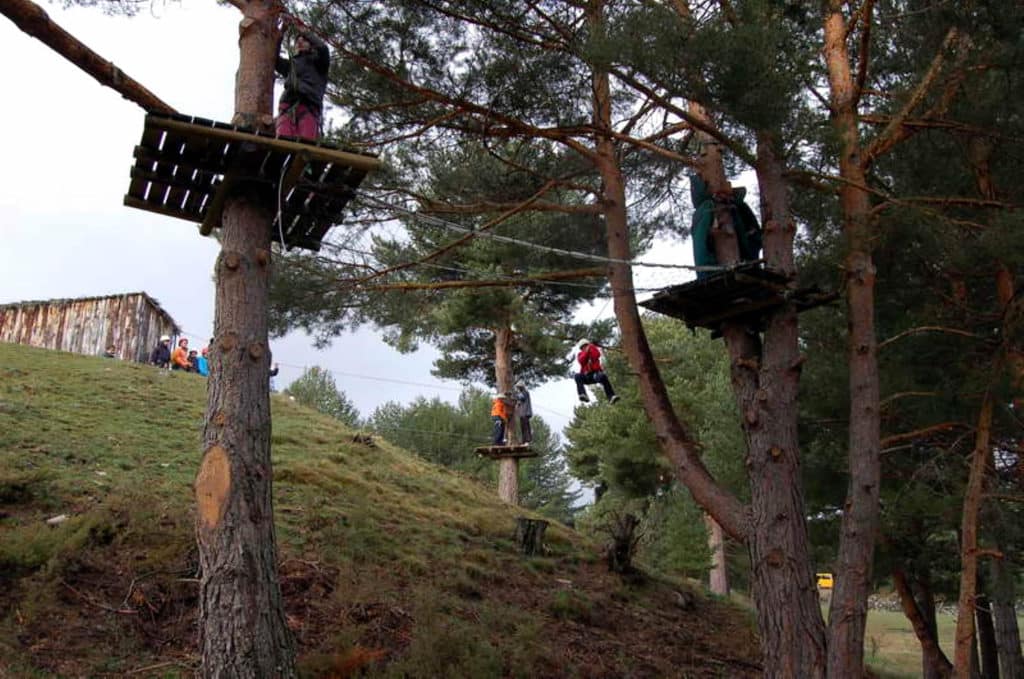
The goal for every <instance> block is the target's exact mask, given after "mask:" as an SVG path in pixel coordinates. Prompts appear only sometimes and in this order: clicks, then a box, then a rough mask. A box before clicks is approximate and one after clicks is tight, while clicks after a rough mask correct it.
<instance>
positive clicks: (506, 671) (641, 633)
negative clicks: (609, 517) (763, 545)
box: [0, 344, 757, 678]
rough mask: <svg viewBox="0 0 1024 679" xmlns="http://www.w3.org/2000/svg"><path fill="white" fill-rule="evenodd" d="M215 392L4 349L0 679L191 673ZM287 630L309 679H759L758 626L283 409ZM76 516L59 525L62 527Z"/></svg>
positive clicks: (329, 424) (322, 419) (109, 363)
mask: <svg viewBox="0 0 1024 679" xmlns="http://www.w3.org/2000/svg"><path fill="white" fill-rule="evenodd" d="M204 406H205V381H204V380H203V378H201V377H198V376H194V375H188V374H181V373H168V372H165V371H159V370H156V369H153V368H149V367H147V366H141V365H132V364H128V363H123V362H118V361H113V360H108V359H100V358H89V357H82V356H74V355H71V354H62V353H56V352H50V351H43V350H38V349H31V348H27V347H21V346H14V345H7V344H0V676H4V675H5V674H6V675H9V676H18V677H20V676H37V677H47V676H125V675H130V676H159V677H176V676H188V675H189V674H190V672H191V671H192V670H193V669H194V668H195V666H196V664H197V658H196V646H195V636H196V625H195V622H196V601H197V597H196V593H197V589H198V584H197V583H198V581H197V577H198V572H197V562H198V559H197V553H196V549H195V546H194V544H193V536H192V525H193V498H192V493H191V482H192V479H193V476H194V474H195V471H196V467H197V464H198V462H199V452H200V451H199V432H200V429H201V426H202V418H203V410H204ZM273 454H274V480H275V486H274V501H275V509H276V519H277V535H278V541H279V545H280V551H281V555H280V558H281V562H280V569H279V570H280V578H281V583H282V589H283V591H284V594H285V598H286V606H287V613H288V621H289V624H290V625H291V627H292V629H293V631H294V633H295V636H296V639H297V642H298V646H299V653H300V663H301V667H302V669H303V672H304V673H305V674H306V675H307V676H324V677H343V676H352V675H353V673H354V672H363V673H364V674H361V675H360V676H372V677H431V678H435V677H474V678H475V677H573V676H576V677H743V676H755V675H756V674H757V650H756V640H755V638H754V632H753V624H752V622H751V620H750V617H749V615H748V614H747V613H745V612H743V611H741V610H739V609H736V608H734V607H732V606H730V605H728V604H725V603H721V602H719V601H716V600H713V599H706V598H703V597H702V596H699V595H698V596H697V597H696V604H695V608H694V609H690V610H686V609H684V608H683V607H681V606H680V605H679V604H678V602H679V600H680V597H679V595H678V594H677V591H681V590H682V587H683V585H681V584H679V583H673V582H669V581H666V580H663V579H659V578H649V579H647V580H646V581H645V582H643V583H641V584H630V585H627V584H623V583H622V582H620V580H619V579H618V578H616V577H613V576H610V575H608V574H607V573H606V572H605V569H604V567H603V564H602V562H601V560H600V556H599V551H598V549H597V548H596V546H594V545H592V544H589V543H587V542H586V541H584V540H583V539H581V538H580V537H579V536H578V535H576V534H575V533H573V532H572V531H570V530H568V529H566V528H563V527H561V526H552V527H551V528H550V529H549V531H548V539H547V544H548V546H549V548H550V553H549V554H547V555H546V556H544V557H537V558H532V559H527V558H524V557H522V556H520V555H519V554H518V553H517V551H516V549H515V545H514V543H513V541H512V533H513V529H514V523H515V516H516V514H517V512H516V511H515V510H513V509H512V508H510V507H508V506H505V505H503V504H502V503H500V502H499V501H498V500H497V498H496V496H495V491H494V490H493V489H490V488H484V487H482V486H480V485H478V484H476V483H475V482H473V481H470V480H468V479H466V478H463V477H460V476H459V475H457V474H455V473H453V472H450V471H448V470H446V469H443V468H439V467H435V466H432V465H430V464H427V463H426V462H424V461H422V460H420V459H418V458H416V457H415V456H413V455H410V454H408V453H406V452H404V451H401V450H397V449H395V448H393V447H392V446H390V445H389V444H388V443H387V442H384V441H375V442H374V445H366V444H361V443H353V442H352V433H351V432H350V431H348V430H347V429H345V428H344V427H343V426H342V425H340V424H339V423H338V422H336V421H335V420H332V419H330V418H328V417H326V416H322V415H320V414H318V413H315V412H312V411H309V410H307V409H305V408H302V407H300V406H297V405H296V404H294V403H291V402H289V401H288V400H287V399H285V398H278V397H275V398H274V400H273ZM60 515H65V516H66V517H68V518H67V519H66V520H64V521H61V522H59V523H56V524H55V525H50V524H49V523H47V520H48V519H52V518H54V517H59V516H60Z"/></svg>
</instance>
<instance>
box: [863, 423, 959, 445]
mask: <svg viewBox="0 0 1024 679" xmlns="http://www.w3.org/2000/svg"><path fill="white" fill-rule="evenodd" d="M967 428H968V426H967V425H966V424H964V423H963V422H942V423H940V424H933V425H931V426H929V427H922V428H921V429H915V430H914V431H908V432H904V433H902V434H894V435H892V436H886V437H885V438H884V439H882V447H883V448H888V447H890V446H892V445H894V444H897V443H903V442H904V441H913V440H915V439H921V438H925V437H926V436H931V435H932V434H938V433H941V432H945V431H952V430H953V429H967Z"/></svg>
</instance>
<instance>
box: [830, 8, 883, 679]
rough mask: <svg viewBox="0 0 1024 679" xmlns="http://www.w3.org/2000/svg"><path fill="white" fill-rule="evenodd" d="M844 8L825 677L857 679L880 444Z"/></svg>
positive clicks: (834, 70) (834, 30)
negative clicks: (835, 524) (839, 458)
mask: <svg viewBox="0 0 1024 679" xmlns="http://www.w3.org/2000/svg"><path fill="white" fill-rule="evenodd" d="M845 4H846V3H845V2H843V1H842V0H828V3H827V6H826V9H825V18H824V29H825V33H824V35H825V51H824V53H825V63H826V66H827V68H828V79H829V86H830V90H831V101H830V103H831V106H832V125H833V129H834V130H835V133H836V137H837V139H838V141H839V173H840V175H841V176H842V178H843V180H844V181H843V183H842V185H841V189H840V203H841V206H842V212H843V232H844V233H845V235H846V247H847V253H846V262H845V269H846V283H847V285H846V290H847V297H846V299H847V323H848V327H849V331H848V333H849V354H848V361H849V375H850V432H849V446H848V447H849V451H848V456H849V461H848V464H849V472H850V480H849V486H848V489H847V496H846V502H845V504H844V506H843V519H842V526H841V533H840V539H839V554H838V556H837V559H836V563H837V576H836V583H835V589H834V591H833V593H832V607H831V609H830V610H829V639H828V676H829V678H830V679H861V677H862V676H863V675H864V627H865V625H866V623H867V598H868V594H869V592H870V588H871V579H872V578H871V569H872V565H873V559H874V547H875V533H876V531H877V530H878V518H879V492H880V489H879V486H880V480H881V467H880V461H879V450H880V448H881V440H880V434H879V398H878V394H879V385H878V357H877V349H878V347H877V341H876V339H875V267H874V264H873V262H872V258H871V241H872V224H871V204H870V199H869V196H868V193H867V190H866V188H865V187H866V186H867V177H866V173H865V166H866V164H867V159H866V158H865V157H864V155H863V149H862V148H861V140H860V134H859V131H858V115H857V102H858V99H859V93H858V91H857V86H856V84H855V82H854V79H853V75H852V73H851V70H850V55H849V52H848V49H847V45H846V39H847V36H848V31H847V28H848V26H847V22H846V20H845V18H844V16H843V7H844V6H845ZM868 20H870V18H869V19H868Z"/></svg>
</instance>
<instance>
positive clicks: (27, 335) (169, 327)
mask: <svg viewBox="0 0 1024 679" xmlns="http://www.w3.org/2000/svg"><path fill="white" fill-rule="evenodd" d="M177 330H178V329H177V327H176V326H175V323H174V321H173V319H172V318H171V317H170V316H169V315H167V313H166V312H165V311H163V310H162V309H161V308H160V307H159V306H157V305H156V303H155V302H154V301H153V300H152V298H150V297H149V296H148V295H146V294H144V293H133V294H126V295H115V296H110V297H90V298H84V299H61V300H50V301H44V302H25V303H21V304H10V305H5V306H0V342H12V343H16V344H28V345H30V346H34V347H42V348H45V349H57V350H60V351H71V352H74V353H78V354H88V355H92V356H101V355H103V352H104V351H105V350H106V348H107V347H108V346H109V345H111V344H112V345H114V346H115V347H116V353H117V357H118V358H120V359H123V360H127V361H141V362H145V361H146V360H147V359H148V358H149V352H150V351H152V349H153V347H155V346H156V344H157V342H158V340H159V339H160V336H161V335H171V336H172V337H174V336H175V335H176V334H177Z"/></svg>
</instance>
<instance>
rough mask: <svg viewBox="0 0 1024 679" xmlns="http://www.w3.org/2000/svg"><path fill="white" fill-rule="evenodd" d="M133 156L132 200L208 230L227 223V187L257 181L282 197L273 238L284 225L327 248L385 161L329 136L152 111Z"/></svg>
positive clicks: (287, 237) (290, 238)
mask: <svg viewBox="0 0 1024 679" xmlns="http://www.w3.org/2000/svg"><path fill="white" fill-rule="evenodd" d="M133 155H134V159H135V163H134V165H133V168H132V171H131V181H130V183H129V186H128V192H127V194H126V195H125V201H124V203H125V205H127V206H129V207H134V208H137V209H141V210H149V211H151V212H156V213H158V214H162V215H167V216H173V217H177V218H180V219H187V220H189V221H193V222H197V223H200V225H201V226H200V232H201V233H202V234H203V235H208V234H209V233H211V232H212V230H213V229H214V228H217V227H218V226H220V220H221V212H222V210H223V205H224V200H225V197H226V195H227V188H226V187H228V186H229V185H232V183H233V182H245V183H255V184H257V185H263V186H264V187H266V191H267V192H268V197H273V202H274V203H275V205H276V204H277V203H278V199H280V203H281V212H282V214H281V217H282V219H281V228H280V229H279V228H278V225H277V222H276V221H275V223H274V226H273V238H274V240H275V241H276V240H278V239H279V238H280V233H281V232H282V231H283V232H284V241H285V246H286V247H289V248H291V247H301V248H306V249H311V250H318V249H319V248H320V244H321V241H322V240H323V238H324V237H325V236H326V234H327V232H328V231H329V230H330V228H331V227H332V226H334V225H335V224H337V223H339V222H340V221H341V213H342V211H343V210H344V208H345V207H346V206H347V205H348V203H349V201H350V200H351V199H352V198H353V196H354V195H355V189H356V188H357V187H358V186H359V184H360V183H361V182H362V180H363V178H364V177H365V176H366V174H367V173H368V172H370V171H372V170H373V169H376V168H377V167H378V166H379V165H380V161H379V160H378V159H377V158H376V157H374V156H369V155H365V154H360V153H353V152H350V151H346V150H343V149H340V148H338V147H336V146H333V145H330V144H325V143H323V142H310V141H309V140H303V139H296V138H291V137H277V136H274V135H269V134H266V133H261V132H256V131H253V130H246V129H242V128H239V127H236V126H233V125H229V124H227V123H219V122H216V121H211V120H205V119H202V118H188V117H185V116H178V115H161V114H153V113H151V114H149V115H147V116H146V124H145V129H144V130H143V134H142V139H141V141H140V143H139V145H138V146H136V147H135V150H134V152H133ZM306 168H308V170H306ZM282 178H283V181H282ZM279 184H281V185H280V186H279Z"/></svg>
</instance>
